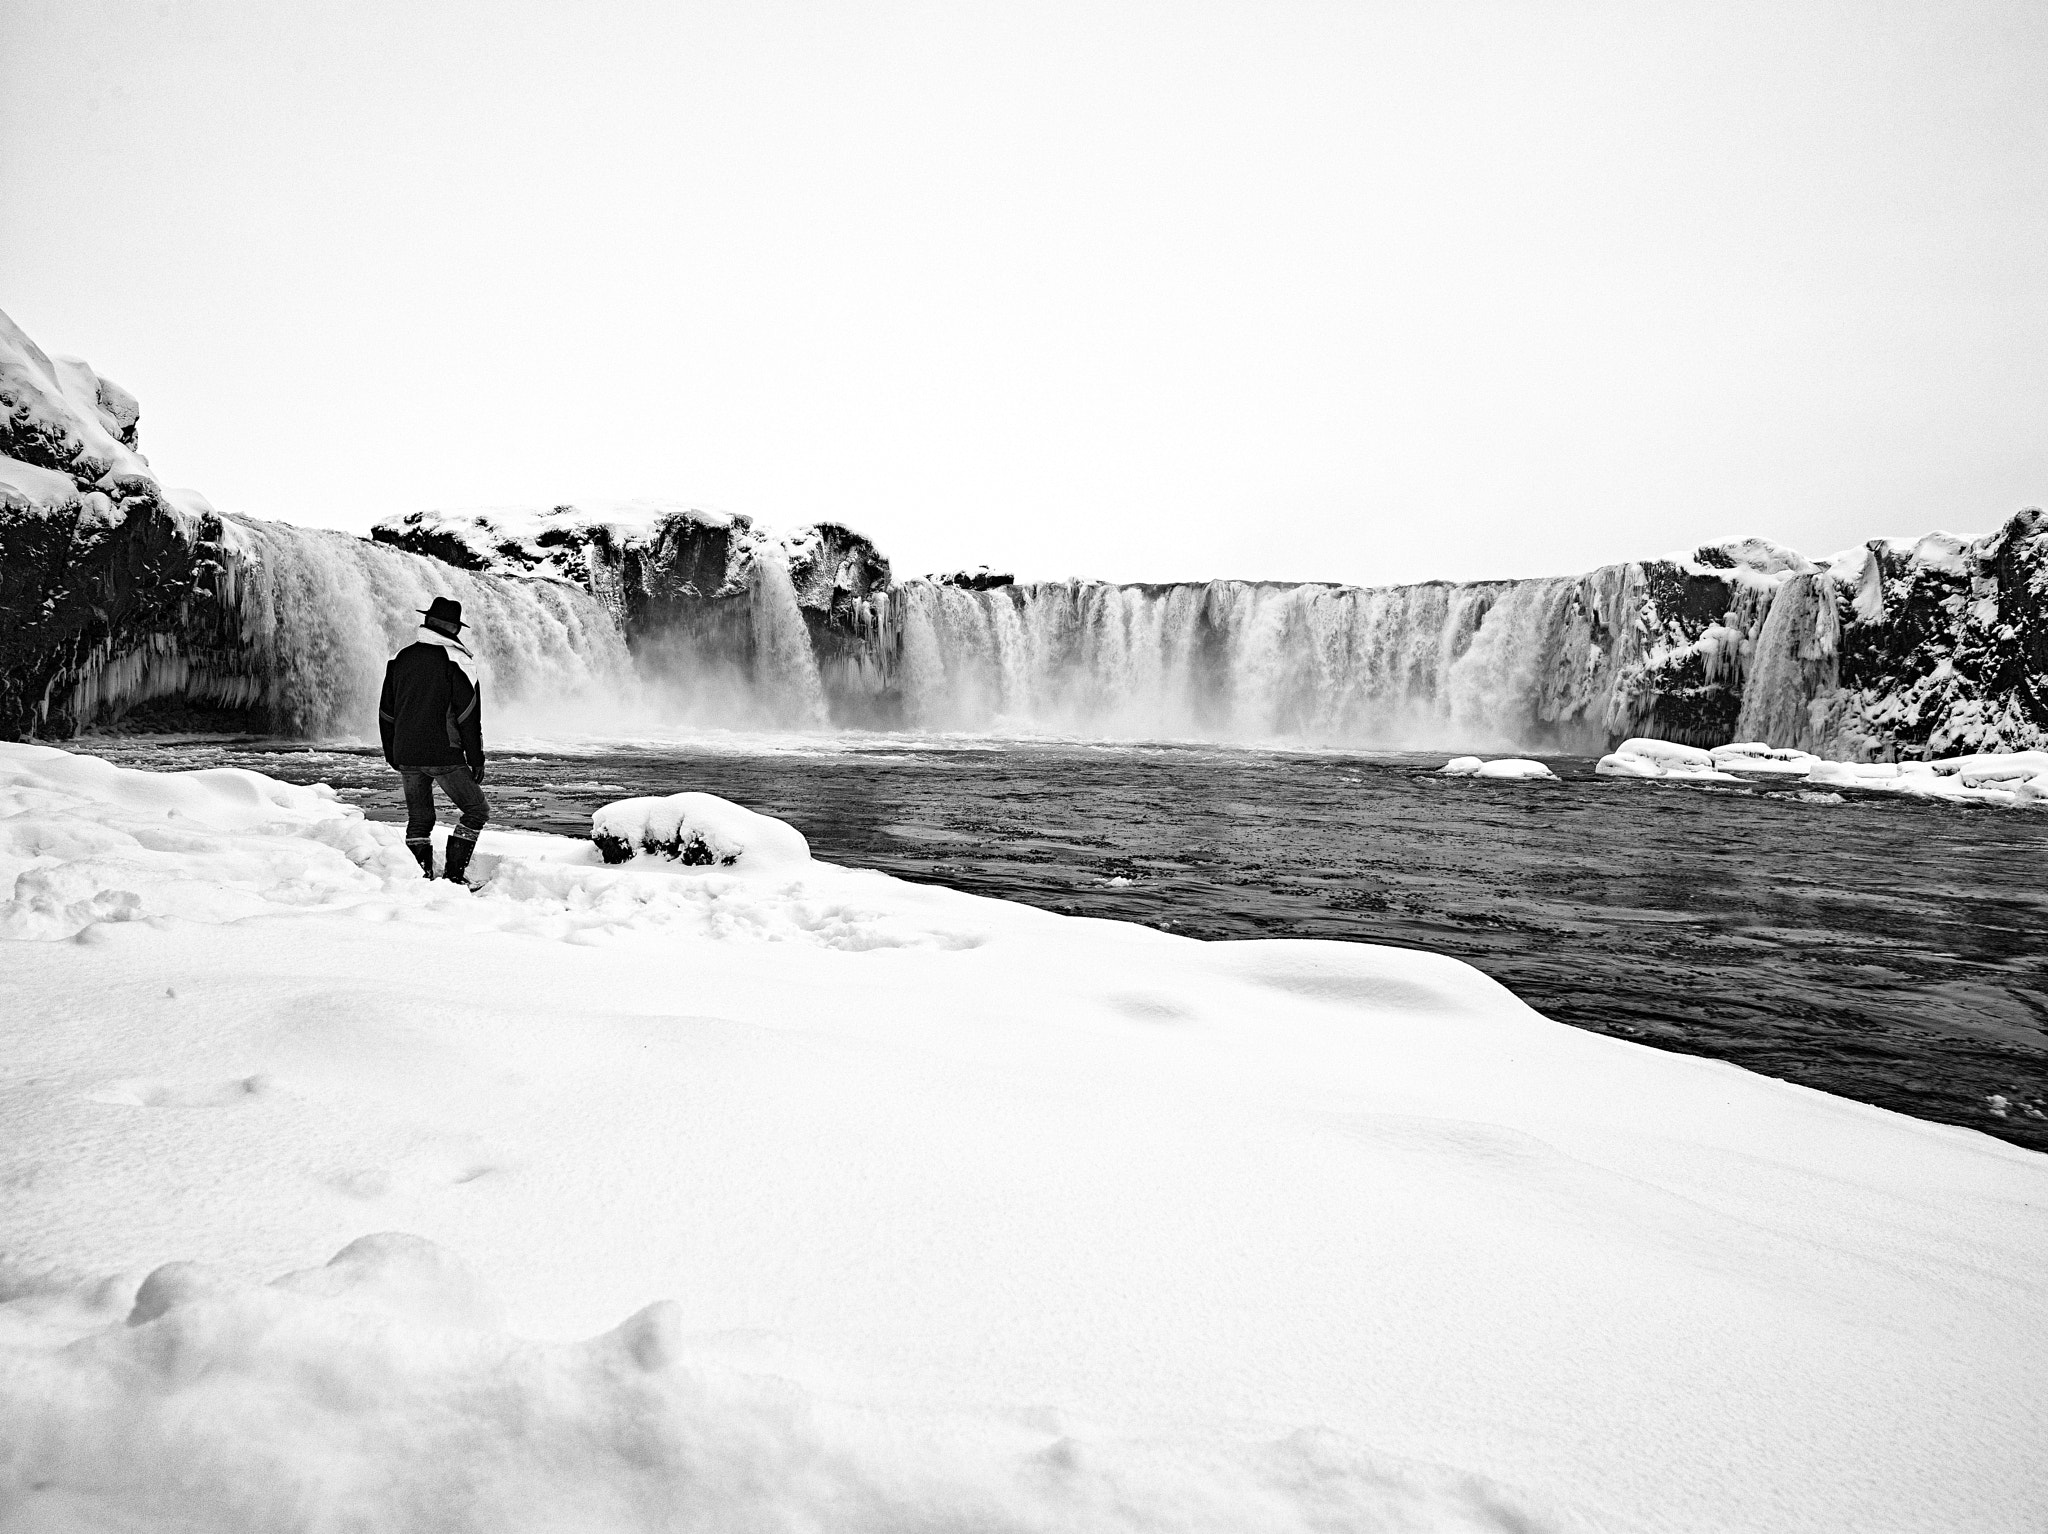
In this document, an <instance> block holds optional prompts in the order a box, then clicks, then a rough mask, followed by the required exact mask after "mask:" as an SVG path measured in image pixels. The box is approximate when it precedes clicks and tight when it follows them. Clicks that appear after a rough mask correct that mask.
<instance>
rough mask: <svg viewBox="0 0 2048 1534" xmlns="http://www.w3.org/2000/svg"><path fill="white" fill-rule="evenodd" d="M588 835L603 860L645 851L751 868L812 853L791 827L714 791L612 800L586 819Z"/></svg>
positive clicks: (691, 862)
mask: <svg viewBox="0 0 2048 1534" xmlns="http://www.w3.org/2000/svg"><path fill="white" fill-rule="evenodd" d="M590 839H591V841H592V843H593V844H595V846H596V847H597V850H598V853H599V855H600V856H602V857H603V858H604V860H605V861H606V862H607V863H624V862H628V861H630V860H631V859H632V858H634V857H636V856H639V855H640V854H643V853H644V854H646V855H648V856H650V857H657V858H666V859H669V860H671V861H673V862H677V863H681V864H684V865H686V866H703V865H707V864H709V865H716V866H718V867H721V868H723V867H730V866H732V865H733V864H743V865H744V866H745V867H746V868H747V869H748V870H749V871H752V870H754V869H760V868H787V867H790V866H793V865H797V864H802V863H807V862H809V861H810V857H811V847H810V843H809V842H807V841H805V840H804V837H803V833H802V832H801V831H799V830H797V828H796V827H795V826H792V825H790V824H789V823H788V822H787V821H782V820H776V819H774V818H772V817H771V816H767V815H761V814H756V813H755V812H754V811H753V810H750V809H747V808H745V807H744V806H742V805H738V804H734V803H733V802H732V801H731V800H729V799H721V798H719V797H718V796H717V795H716V794H703V793H683V794H666V795H658V796H651V797H642V798H637V799H618V800H615V801H613V802H612V803H610V804H607V805H606V806H604V808H602V809H600V810H598V811H597V812H596V813H595V814H593V815H592V816H591V817H590Z"/></svg>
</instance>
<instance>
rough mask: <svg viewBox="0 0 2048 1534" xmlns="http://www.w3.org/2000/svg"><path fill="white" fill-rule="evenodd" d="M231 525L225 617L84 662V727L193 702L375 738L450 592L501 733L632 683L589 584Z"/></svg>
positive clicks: (77, 710) (260, 524) (223, 556)
mask: <svg viewBox="0 0 2048 1534" xmlns="http://www.w3.org/2000/svg"><path fill="white" fill-rule="evenodd" d="M222 523H223V526H222V529H221V537H220V540H219V543H218V545H217V546H215V547H212V548H211V550H210V552H211V553H212V555H213V557H214V558H215V560H216V563H217V565H218V568H217V570H216V572H215V574H214V577H213V587H212V590H213V594H214V596H215V598H216V601H215V602H214V603H213V604H212V605H211V607H210V609H209V610H208V611H206V612H203V613H199V614H194V615H191V616H189V617H188V621H187V624H186V628H185V631H184V632H183V633H182V634H169V633H164V634H156V635H152V636H150V638H149V640H148V642H147V643H145V644H144V645H142V646H141V647H139V648H135V649H130V650H128V651H126V652H125V653H123V654H120V655H107V656H104V657H97V658H95V659H93V660H91V661H89V662H88V663H87V664H85V665H84V666H82V667H80V668H79V670H78V673H77V675H76V678H75V680H74V681H73V682H72V683H71V697H70V704H71V708H72V712H73V715H74V717H77V718H80V719H84V720H90V719H93V718H95V717H97V716H98V715H99V714H100V712H101V711H102V709H104V708H107V707H108V706H113V707H116V708H126V707H130V706H133V705H134V704H136V703H140V702H146V701H149V700H150V699H153V698H160V697H179V698H183V699H186V700H188V701H192V702H201V703H210V704H216V705H222V706H227V707H232V708H240V709H256V710H259V711H260V712H261V713H262V714H263V715H264V716H265V717H266V718H267V721H268V724H269V727H270V728H272V729H275V730H278V731H280V732H284V733H289V734H296V735H314V736H329V735H350V736H356V737H358V738H361V739H366V740H375V739H376V738H377V698H378V694H379V692H380V690H381V688H382V686H383V679H384V663H385V662H386V661H387V660H389V659H390V657H391V656H392V655H393V654H394V653H395V652H396V651H397V650H399V649H400V648H402V647H403V646H405V645H407V644H410V643H411V642H412V639H413V634H414V631H415V630H416V629H417V628H418V626H419V621H420V620H419V612H420V610H421V609H422V608H424V607H426V606H427V604H428V603H429V602H431V601H432V600H433V599H434V598H435V597H444V596H445V597H453V598H454V599H455V600H457V601H459V602H460V603H462V608H463V620H464V624H465V627H464V630H463V634H464V638H465V639H466V640H467V641H468V642H469V643H470V645H471V647H472V648H473V650H474V651H475V653H476V655H477V660H478V670H479V674H480V676H481V678H482V681H483V684H484V690H485V704H484V706H485V708H486V710H487V715H486V718H487V721H488V722H490V723H493V724H502V723H503V722H504V721H505V719H506V717H507V715H508V714H510V715H512V716H513V717H515V718H516V717H520V716H521V715H522V714H524V715H528V716H534V715H547V714H551V713H553V712H555V711H556V710H557V709H558V708H559V706H560V705H561V704H562V702H563V701H564V700H592V699H599V698H606V697H617V696H619V695H620V694H621V693H622V692H623V691H624V690H626V689H627V688H629V687H630V685H631V667H630V663H629V661H628V658H627V654H626V647H625V643H624V641H623V640H622V639H621V638H620V636H619V632H618V627H617V625H616V623H615V622H614V620H613V619H612V617H611V615H610V613H609V612H608V611H607V610H606V609H605V608H604V606H603V605H602V604H601V603H599V602H598V601H597V599H596V598H594V597H592V596H590V595H589V594H588V593H586V592H584V591H581V590H579V589H577V588H576V587H573V586H569V585H566V584H564V583H561V582H557V581H528V580H520V581H512V580H502V579H499V578H497V577H495V576H488V575H474V574H471V573H469V572H468V571H464V570H458V569H456V568H454V567H453V566H451V565H445V564H442V563H441V562H440V561H438V560H433V559H423V558H420V557H418V556H417V555H411V554H403V553H399V552H397V551H395V550H393V549H389V548H386V547H385V546H383V545H382V544H376V543H370V542H368V541H366V540H364V539H361V538H355V537H351V536H350V535H348V534H346V533H339V532H327V531H321V530H316V529H309V528H299V527H292V526H290V525H288V524H285V523H279V522H265V521H258V520H254V519H244V518H239V517H227V518H223V519H222Z"/></svg>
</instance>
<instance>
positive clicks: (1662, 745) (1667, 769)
mask: <svg viewBox="0 0 2048 1534" xmlns="http://www.w3.org/2000/svg"><path fill="white" fill-rule="evenodd" d="M1593 770H1594V771H1595V772H1596V773H1599V774H1600V775H1601V776H1603V777H1610V778H1672V779H1679V780H1683V781H1687V782H1694V783H1740V782H1741V781H1742V780H1741V779H1740V778H1738V777H1736V776H1735V775H1734V774H1733V773H1731V772H1724V771H1722V770H1721V769H1720V767H1719V766H1717V765H1716V763H1715V760H1714V754H1713V753H1712V752H1711V751H1704V750H1701V749H1700V748H1699V747H1698V746H1687V745H1681V744H1679V743H1678V742H1676V741H1670V740H1650V739H1645V738H1641V737H1638V738H1635V739H1630V740H1625V741H1623V742H1622V743H1621V744H1620V745H1619V746H1617V747H1615V748H1614V750H1613V751H1611V752H1609V753H1608V754H1607V755H1606V756H1603V757H1601V758H1600V760H1599V762H1598V763H1596V764H1595V765H1594V768H1593Z"/></svg>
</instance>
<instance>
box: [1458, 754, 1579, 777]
mask: <svg viewBox="0 0 2048 1534" xmlns="http://www.w3.org/2000/svg"><path fill="white" fill-rule="evenodd" d="M1439 771H1441V772H1442V773H1443V775H1444V776H1445V777H1449V778H1507V779H1519V780H1524V781H1530V780H1538V779H1545V778H1548V779H1550V780H1552V781H1555V780H1556V778H1557V774H1556V773H1554V772H1552V771H1551V770H1550V769H1549V768H1548V767H1546V766H1545V765H1544V764H1543V763H1541V762H1536V761H1531V760H1529V759H1528V758H1527V757H1520V756H1504V757H1497V758H1495V759H1494V760H1493V761H1490V762H1489V761H1485V760H1482V759H1481V758H1479V757H1476V756H1454V757H1452V758H1451V759H1450V760H1449V761H1448V762H1446V763H1444V765H1443V766H1442V767H1441V768H1440V769H1439Z"/></svg>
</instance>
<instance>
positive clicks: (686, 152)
mask: <svg viewBox="0 0 2048 1534" xmlns="http://www.w3.org/2000/svg"><path fill="white" fill-rule="evenodd" d="M0 308H5V309H7V310H8V311H9V312H10V313H12V314H13V315H14V317H15V319H16V320H17V321H19V322H20V323H21V324H22V325H23V326H24V328H26V329H27V330H28V332H29V333H30V334H31V335H32V336H34V337H36V338H37V340H39V341H40V342H41V343H42V344H43V345H44V347H45V348H47V349H49V350H52V351H55V352H60V353H74V354H78V355H82V356H85V357H87V358H89V359H90V360H91V361H92V362H93V364H94V365H95V366H97V367H98V368H100V369H101V370H102V371H103V372H105V373H107V374H108V375H109V376H111V377H113V378H116V379H118V380H120V381H121V382H122V383H124V384H126V385H127V386H128V387H129V388H130V389H132V390H134V391H135V392H136V394H137V395H138V396H140V398H141V400H142V406H143V447H144V450H145V451H146V452H148V453H149V455H150V457H151V460H152V462H153V464H154V465H155V467H156V469H157V470H158V472H159V473H160V474H161V475H162V476H163V477H164V478H165V479H166V480H167V481H168V482H170V483H173V484H179V485H189V486H194V487H196V488H198V489H201V490H203V491H204V492H205V493H206V494H207V495H208V496H210V497H211V498H212V499H213V500H214V502H215V503H216V504H217V505H220V506H221V507H223V508H224V509H228V510H233V511H243V512H250V513H254V514H257V515H262V516H276V517H283V518H287V519H290V520H294V521H301V522H308V523H321V524H327V525H332V526H340V527H349V528H354V529H358V530H360V529H363V528H366V527H367V526H368V525H369V523H370V522H371V521H373V520H374V519H376V518H377V517H379V516H382V515H385V514H388V513H391V512H398V511H405V510H409V509H412V508H415V507H419V506H449V505H477V504H487V503H494V502H527V503H547V502H553V501H558V500H573V499H577V498H579V497H584V498H593V497H618V496H634V495H667V496H678V497H683V498H686V499H690V500H692V501H695V502H697V503H698V504H702V505H710V506H719V507H723V508H725V509H728V510H733V511H745V512H749V513H752V514H753V515H754V516H756V517H757V518H758V519H759V520H761V521H764V522H767V523H769V524H771V525H777V526H789V525H794V524H797V523H800V522H803V521H807V520H811V519H814V518H818V517H828V516H829V517H836V518H839V519H842V520H845V521H848V522H851V523H852V524H853V525H855V526H856V527H859V528H861V529H863V530H864V531H866V532H868V533H870V534H871V535H872V536H873V537H874V538H875V539H876V540H877V541H878V542H880V543H881V545H882V546H883V548H884V550H885V551H886V552H887V553H889V554H890V555H891V556H892V557H893V558H894V560H895V562H896V565H897V568H898V569H899V570H901V571H903V572H905V573H915V572H919V571H923V570H929V569H943V568H955V567H958V566H960V565H962V564H975V563H980V562H983V561H987V562H989V563H991V564H994V565H996V566H998V567H1008V568H1015V569H1017V570H1018V571H1019V572H1020V573H1023V574H1026V575H1064V574H1088V575H1100V576H1106V577H1111V578H1117V579H1151V580H1164V579H1178V578H1194V577H1205V576H1210V575H1236V576H1245V577H1265V578H1316V579H1338V580H1351V581H1359V582H1368V583H1377V582H1386V581H1396V580H1413V579H1421V578H1426V577H1432V576H1449V577H1457V578H1469V577H1478V576H1493V575H1533V574H1553V573H1566V572H1571V571H1576V570H1580V569H1584V568H1587V567H1590V566H1592V565H1595V564H1599V563H1602V562H1605V561H1608V560H1613V559H1618V558H1626V557H1629V556H1631V555H1643V554H1654V553H1660V552H1664V551H1666V550H1669V549H1672V548H1675V547H1678V546H1680V545H1683V544H1686V543H1690V542H1695V541H1698V540H1700V539H1704V538H1710V537H1720V536H1727V535H1732V534H1740V533H1758V534H1762V535H1765V536H1769V537H1773V538H1777V539H1779V540H1781V541H1784V542H1788V543H1791V544H1793V545H1795V546H1797V547H1800V548H1803V549H1805V550H1806V551H1807V552H1809V553H1815V554H1825V553H1828V552H1832V551H1833V550H1835V549H1838V548H1840V547H1842V546H1844V545H1847V544H1850V543H1853V542H1857V541H1860V540H1862V539H1864V538H1867V537H1871V536H1875V535H1877V534H1881V533H1904V532H1921V531H1925V530H1927V529H1929V528H1933V527H1946V528H1949V529H1952V530H1954V531H1958V532H1970V533H1975V532H1983V531H1988V530H1989V529H1990V528H1992V527H1993V526H1995V525H1996V524H1997V523H1998V522H2000V521H2002V520H2003V519H2004V518H2005V517H2006V516H2007V515H2008V514H2010V513H2011V512H2012V511H2013V510H2015V509H2017V508H2018V507H2019V506H2021V505H2024V504H2038V503H2040V502H2041V501H2042V500H2044V499H2048V4H2044V3H2043V0H2018V3H2011V4H1983V3H1971V0H1942V3H1935V4H1915V5H1900V4H1887V3H1882V0H1845V3H1841V4H1832V5H1818V4H1797V3H1791V4H1785V3H1766V0H1754V3H1736V4H1690V5H1680V4H1660V3H1655V0H1622V3H1616V4H1611V5H1610V4H1534V3H1528V4H1503V5H1484V4H1462V5H1461V4H1448V3H1419V4H1412V5H1408V4H1368V3H1352V4H1335V3H1331V4H1311V3H1300V4H1295V3H1284V0H1250V3H1244V4H1200V3H1192V0H1184V3H1180V4H1161V5H1144V4H1115V3H1109V0H1092V3H1078V4H1072V5H1064V4H1016V5H999V4H995V3H977V0H952V3H938V0H933V3H922V4H918V3H904V4H893V3H875V4H858V5H857V4H845V3H841V4H831V3H823V0H818V3H799V4H785V3H779V0H746V3H733V4H697V5H684V4H663V5H653V4H650V5H633V4H623V3H618V4H597V3H583V4H570V3H561V4H520V3H506V0H498V3H493V4H488V5H483V4H479V5H453V4H433V3H419V0H413V3H403V4H396V5H386V4H377V3H360V0H358V3H350V4H341V3H333V4H324V3H323V4H263V3H258V0H247V3H242V4H187V3H162V4H155V5H146V4H100V3H93V0H62V3H52V4H44V3H27V0H0Z"/></svg>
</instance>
